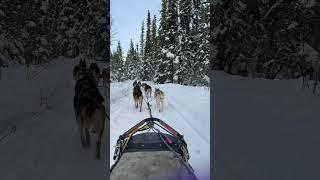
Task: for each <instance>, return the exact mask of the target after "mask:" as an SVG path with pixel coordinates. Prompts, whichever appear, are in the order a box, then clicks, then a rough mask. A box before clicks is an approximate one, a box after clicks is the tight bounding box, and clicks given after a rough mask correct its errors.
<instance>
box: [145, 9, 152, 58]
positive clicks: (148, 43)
mask: <svg viewBox="0 0 320 180" xmlns="http://www.w3.org/2000/svg"><path fill="white" fill-rule="evenodd" d="M150 51H151V18H150V11H149V10H148V15H147V32H146V43H145V47H144V56H145V57H149V56H150Z"/></svg>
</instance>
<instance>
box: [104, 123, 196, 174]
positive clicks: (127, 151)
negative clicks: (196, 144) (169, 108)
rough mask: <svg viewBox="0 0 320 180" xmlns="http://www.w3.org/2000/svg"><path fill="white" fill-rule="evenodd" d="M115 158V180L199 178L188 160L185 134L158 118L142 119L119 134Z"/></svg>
mask: <svg viewBox="0 0 320 180" xmlns="http://www.w3.org/2000/svg"><path fill="white" fill-rule="evenodd" d="M158 128H161V129H163V130H164V131H166V133H163V132H161V131H160V130H159V129H158ZM151 130H152V131H153V132H150V131H151ZM143 131H147V132H143ZM113 159H114V160H115V163H114V164H113V165H112V167H111V170H110V171H111V176H110V177H111V180H117V179H128V180H138V179H139V180H144V179H155V180H156V179H159V180H160V179H187V180H191V179H192V180H196V179H197V178H196V176H195V175H194V171H193V169H192V167H191V166H190V164H189V163H188V160H189V153H188V149H187V143H186V142H185V140H184V138H183V135H181V134H179V133H178V132H177V131H176V130H174V129H173V128H172V127H170V126H169V125H168V124H166V123H165V122H164V121H162V120H160V119H158V118H154V117H150V118H147V119H144V120H142V121H140V122H139V123H138V124H136V125H135V126H133V127H132V128H131V129H129V130H128V131H127V132H125V133H124V134H122V135H120V136H119V139H118V140H117V144H116V148H115V151H114V156H113Z"/></svg>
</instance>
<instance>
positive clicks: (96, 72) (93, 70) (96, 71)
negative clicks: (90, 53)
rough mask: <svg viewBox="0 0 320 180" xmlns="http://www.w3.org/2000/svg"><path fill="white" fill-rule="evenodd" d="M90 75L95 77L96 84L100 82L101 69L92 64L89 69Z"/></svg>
mask: <svg viewBox="0 0 320 180" xmlns="http://www.w3.org/2000/svg"><path fill="white" fill-rule="evenodd" d="M89 73H90V74H91V75H92V76H93V77H94V80H95V82H96V84H97V85H98V84H99V81H100V68H99V66H98V65H97V63H91V64H90V67H89Z"/></svg>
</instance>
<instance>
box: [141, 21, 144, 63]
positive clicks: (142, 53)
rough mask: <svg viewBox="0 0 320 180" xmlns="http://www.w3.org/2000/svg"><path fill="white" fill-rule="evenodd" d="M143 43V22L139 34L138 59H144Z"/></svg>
mask: <svg viewBox="0 0 320 180" xmlns="http://www.w3.org/2000/svg"><path fill="white" fill-rule="evenodd" d="M144 49H145V41H144V21H142V23H141V34H140V58H141V60H142V59H143V57H144Z"/></svg>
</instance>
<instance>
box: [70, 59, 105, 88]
mask: <svg viewBox="0 0 320 180" xmlns="http://www.w3.org/2000/svg"><path fill="white" fill-rule="evenodd" d="M86 68H87V67H86V62H85V60H83V59H81V60H80V63H79V64H78V65H76V66H75V67H74V68H73V79H74V80H75V81H77V80H78V79H79V78H81V77H82V76H83V75H85V74H86V73H87V70H86ZM88 72H89V73H90V74H92V76H93V78H94V80H95V81H96V83H97V85H98V84H99V82H100V80H101V79H102V85H103V86H104V87H105V86H106V85H107V82H109V79H110V78H109V71H108V69H107V68H104V69H103V70H102V72H101V73H100V68H99V67H98V65H97V63H91V64H90V67H89V70H88Z"/></svg>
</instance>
